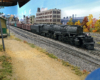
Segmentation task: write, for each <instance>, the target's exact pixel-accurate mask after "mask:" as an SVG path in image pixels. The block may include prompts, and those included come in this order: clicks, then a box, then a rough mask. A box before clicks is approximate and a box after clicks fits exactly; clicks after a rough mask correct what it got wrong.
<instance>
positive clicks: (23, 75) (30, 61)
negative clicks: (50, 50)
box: [0, 38, 83, 80]
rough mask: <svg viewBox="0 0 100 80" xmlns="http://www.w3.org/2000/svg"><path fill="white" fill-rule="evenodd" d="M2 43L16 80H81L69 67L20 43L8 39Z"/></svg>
mask: <svg viewBox="0 0 100 80" xmlns="http://www.w3.org/2000/svg"><path fill="white" fill-rule="evenodd" d="M4 41H5V47H6V55H9V56H10V57H11V58H12V65H13V77H15V78H16V80H83V77H80V76H77V75H76V74H74V72H73V71H72V70H71V69H70V68H69V67H65V66H63V65H62V63H61V62H59V61H57V60H54V59H52V58H50V57H48V56H47V55H45V54H43V53H42V52H40V51H38V50H37V49H35V48H31V47H30V46H29V45H28V44H25V43H24V42H22V41H16V40H14V39H9V38H6V39H5V40H4ZM1 42H2V40H1V39H0V44H1Z"/></svg>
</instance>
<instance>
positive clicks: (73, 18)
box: [61, 15, 84, 25]
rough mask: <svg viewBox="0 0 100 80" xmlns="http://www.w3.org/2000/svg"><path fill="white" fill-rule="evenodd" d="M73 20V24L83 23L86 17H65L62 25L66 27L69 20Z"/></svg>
mask: <svg viewBox="0 0 100 80" xmlns="http://www.w3.org/2000/svg"><path fill="white" fill-rule="evenodd" d="M71 18H72V22H73V23H75V22H77V21H78V20H79V21H80V22H81V23H82V21H83V19H84V17H74V15H72V17H71V16H69V17H68V16H67V17H64V18H63V19H61V23H62V24H64V25H66V24H67V22H69V20H70V19H71Z"/></svg>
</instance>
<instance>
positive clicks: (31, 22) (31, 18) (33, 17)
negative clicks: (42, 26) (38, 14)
mask: <svg viewBox="0 0 100 80" xmlns="http://www.w3.org/2000/svg"><path fill="white" fill-rule="evenodd" d="M34 19H35V16H34V15H32V16H30V24H34V22H35V20H34Z"/></svg>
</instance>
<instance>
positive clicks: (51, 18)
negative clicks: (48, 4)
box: [35, 8, 61, 24]
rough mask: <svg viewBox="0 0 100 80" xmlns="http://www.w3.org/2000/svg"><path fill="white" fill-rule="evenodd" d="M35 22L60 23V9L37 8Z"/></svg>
mask: <svg viewBox="0 0 100 80" xmlns="http://www.w3.org/2000/svg"><path fill="white" fill-rule="evenodd" d="M35 20H36V22H35V23H47V24H61V10H60V9H56V8H55V9H50V10H46V9H44V10H43V9H42V10H41V11H40V8H38V9H37V13H36V19H35Z"/></svg>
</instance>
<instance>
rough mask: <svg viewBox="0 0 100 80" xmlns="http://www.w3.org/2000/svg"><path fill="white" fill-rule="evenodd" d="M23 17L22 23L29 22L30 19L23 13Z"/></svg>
mask: <svg viewBox="0 0 100 80" xmlns="http://www.w3.org/2000/svg"><path fill="white" fill-rule="evenodd" d="M23 18H24V19H23V21H22V22H23V23H25V24H30V19H29V17H28V16H25V15H24V16H23Z"/></svg>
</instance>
